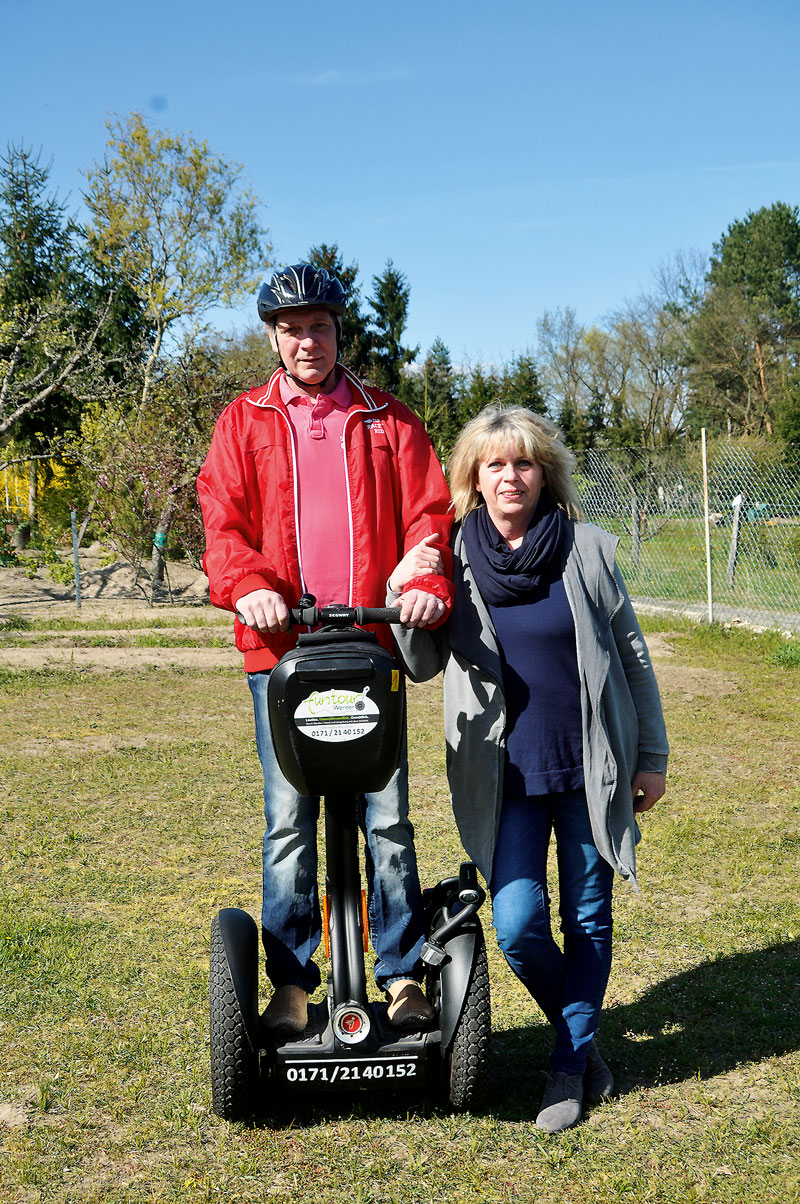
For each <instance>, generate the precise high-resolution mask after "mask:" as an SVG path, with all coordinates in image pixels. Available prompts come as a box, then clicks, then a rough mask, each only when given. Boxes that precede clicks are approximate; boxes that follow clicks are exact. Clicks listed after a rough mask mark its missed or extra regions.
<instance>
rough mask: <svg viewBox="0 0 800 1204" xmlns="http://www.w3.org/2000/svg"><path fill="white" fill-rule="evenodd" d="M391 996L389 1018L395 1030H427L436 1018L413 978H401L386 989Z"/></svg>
mask: <svg viewBox="0 0 800 1204" xmlns="http://www.w3.org/2000/svg"><path fill="white" fill-rule="evenodd" d="M386 994H387V995H388V996H389V1008H388V1011H387V1013H386V1014H387V1016H388V1018H389V1023H390V1024H391V1025H392V1027H393V1028H404V1029H417V1028H425V1027H426V1026H427V1025H428V1024H430V1022H431V1020H433V1017H434V1011H433V1008H432V1007H431V1005H430V1004H429V1003H428V1000H427V999H426V998H425V996H424V995H423V993H422V989H421V988H420V985H419V983H418V982H415V981H414V979H413V978H400V979H398V981H397V982H393V983H392V984H391V985H390V986H389V987H387V988H386Z"/></svg>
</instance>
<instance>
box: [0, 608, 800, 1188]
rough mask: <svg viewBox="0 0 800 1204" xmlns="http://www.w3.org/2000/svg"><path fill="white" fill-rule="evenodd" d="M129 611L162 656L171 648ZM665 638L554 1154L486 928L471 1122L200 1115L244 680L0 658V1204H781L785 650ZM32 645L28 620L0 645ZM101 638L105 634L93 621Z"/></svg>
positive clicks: (440, 784) (797, 1136)
mask: <svg viewBox="0 0 800 1204" xmlns="http://www.w3.org/2000/svg"><path fill="white" fill-rule="evenodd" d="M217 619H218V616H217V615H216V614H214V612H208V630H206V631H205V633H203V628H202V626H201V627H199V628H198V636H197V639H198V643H200V644H203V645H204V646H209V644H210V646H211V647H213V646H214V637H216V636H221V637H224V635H225V633H224V630H223V629H221V628H220V627H219V626H218V625H217ZM156 621H157V622H158V623H159V626H156V625H155V623H152V624H151V626H152V628H153V630H152V632H151V635H152V637H153V642H154V643H156V642H159V641H160V640H163V641H164V644H165V662H166V652H167V650H168V647H169V644H170V642H171V641H174V642H175V644H176V646H182V644H183V642H184V640H185V639H186V638H188V637H190V636H191V633H192V630H193V628H191V627H188V626H186V627H185V628H184V630H182V631H181V632H180V633H176V632H174V631H173V632H170V633H169V634H168V633H167V632H166V631H165V630H164V626H165V625H166V627H168V628H172V627H174V626H175V625H174V624H171V623H169V621H168V620H166V623H165V620H164V619H163V617H162V618H161V619H157V620H156ZM664 623H665V620H663V619H662V620H659V621H656V620H649V621H648V624H647V628H646V629H647V631H648V632H649V633H650V638H651V644H652V648H653V652H654V655H655V656H656V658H657V660H656V665H657V671H658V674H659V678H660V680H661V682H662V687H663V693H664V701H665V707H666V711H667V721H668V728H669V732H670V738H671V742H672V747H673V756H672V761H671V772H670V778H669V790H668V795H667V797H666V798H665V799H664V800H663V802H662V803H661V804H660V805H659V806H658V807H657V808H656V809H655V810H654V811H653V812H650V813H649V814H648V815H646V816H644V817H643V821H642V828H643V833H644V838H643V841H642V844H641V846H640V864H639V870H640V885H641V888H642V890H641V894H639V895H637V894H636V893H635V892H634V891H633V890H632V889H631V888H630V887H627V886H626V885H625V884H624V883H622V882H620V883H618V887H617V892H616V922H617V936H616V953H615V962H614V967H613V970H612V977H611V983H610V988H609V993H608V999H607V1009H606V1012H605V1015H604V1021H603V1029H602V1037H601V1046H602V1049H603V1052H604V1054H605V1056H606V1058H607V1060H608V1061H609V1062H610V1064H611V1065H612V1067H613V1068H614V1070H615V1072H616V1074H617V1079H618V1085H619V1092H618V1095H617V1096H616V1097H615V1098H614V1099H613V1100H611V1101H608V1102H607V1103H605V1104H603V1105H601V1106H599V1107H596V1108H594V1109H593V1110H592V1111H590V1112H589V1113H588V1115H587V1117H586V1119H585V1121H584V1123H583V1124H582V1125H581V1126H580V1127H579V1128H577V1129H575V1130H572V1131H571V1132H569V1133H566V1134H564V1135H562V1136H560V1137H556V1138H553V1137H548V1136H547V1135H545V1134H543V1133H540V1132H539V1131H537V1130H536V1128H535V1126H534V1123H533V1122H534V1119H535V1116H536V1112H537V1110H538V1104H539V1099H540V1096H541V1091H542V1086H543V1083H544V1076H545V1070H546V1065H547V1055H548V1051H549V1036H548V1030H547V1027H546V1025H545V1024H544V1023H543V1022H542V1018H541V1016H540V1015H539V1014H538V1012H537V1009H536V1007H535V1005H534V1004H533V1003H532V1001H530V999H529V998H528V997H527V995H526V994H525V992H524V991H523V990H522V988H521V987H520V986H519V985H518V984H517V982H516V980H515V979H514V978H513V976H512V975H511V974H510V972H509V971H507V970H506V968H505V966H504V964H503V962H502V959H501V958H500V956H499V954H498V951H497V949H496V946H495V944H494V940H493V935H492V934H491V933H489V934H488V935H489V942H488V943H489V954H490V969H491V978H492V1006H493V1030H494V1038H493V1055H492V1065H493V1086H492V1090H491V1093H490V1098H489V1102H488V1105H487V1106H486V1108H485V1110H483V1111H482V1112H481V1113H480V1114H468V1115H452V1114H450V1113H449V1112H448V1111H447V1110H446V1109H445V1108H443V1107H440V1106H439V1105H437V1104H435V1103H432V1102H430V1101H427V1100H424V1099H420V1100H417V1099H414V1098H412V1097H410V1096H402V1095H397V1096H396V1097H393V1096H389V1095H376V1096H369V1097H365V1098H362V1099H360V1100H350V1101H347V1100H345V1101H344V1102H341V1101H336V1100H329V1101H327V1106H325V1107H321V1106H317V1105H314V1104H305V1105H303V1106H302V1107H301V1108H300V1109H294V1110H288V1109H287V1110H286V1111H285V1112H283V1113H282V1114H281V1115H280V1116H279V1117H278V1119H277V1120H276V1119H275V1118H270V1119H269V1120H259V1121H256V1122H255V1123H253V1124H249V1125H229V1124H225V1123H223V1122H222V1121H220V1120H219V1119H218V1118H217V1117H216V1116H214V1114H213V1113H212V1112H211V1110H210V1083H209V1072H208V1034H207V990H208V981H207V979H208V941H209V926H210V922H211V918H212V916H213V915H214V913H215V911H216V910H217V909H218V908H219V907H220V906H223V905H225V906H227V905H233V906H241V907H244V908H246V909H248V910H250V911H251V912H253V913H254V914H255V913H256V912H257V908H258V905H259V890H260V872H259V850H260V840H261V824H262V820H261V808H260V798H259V796H260V771H259V765H258V759H257V756H256V751H255V742H254V738H253V735H252V719H251V712H250V700H249V691H248V690H247V687H246V683H245V681H244V679H243V677H242V675H241V673H239V672H236V671H233V670H213V671H202V670H200V669H194V668H192V669H186V668H183V669H182V668H180V667H170V665H169V664H168V663H165V664H164V666H163V667H160V668H150V669H138V670H134V669H130V668H128V669H126V668H120V669H119V670H111V671H108V670H106V671H104V672H96V671H91V670H80V669H76V668H75V666H74V665H73V666H70V665H69V664H68V663H64V665H63V667H61V668H57V669H52V668H50V669H43V670H39V671H37V670H13V671H12V670H2V668H0V705H1V706H2V730H3V737H4V738H3V742H2V751H0V761H2V767H1V769H0V780H1V781H2V782H3V794H2V799H1V800H0V811H1V812H2V831H3V839H2V845H1V846H0V863H1V868H2V875H1V876H0V1025H2V1031H1V1032H0V1042H1V1048H2V1055H0V1056H1V1058H2V1061H0V1153H1V1156H0V1199H2V1200H3V1201H4V1202H6V1201H7V1202H8V1204H28V1202H33V1201H42V1202H45V1201H47V1202H51V1201H52V1202H58V1204H62V1202H63V1204H68V1202H69V1204H72V1202H80V1204H101V1202H102V1204H117V1202H122V1201H125V1202H131V1204H144V1202H152V1201H157V1202H161V1201H165V1202H170V1201H188V1202H195V1201H197V1202H200V1201H221V1202H222V1204H249V1202H251V1201H252V1202H255V1201H264V1200H270V1201H275V1202H276V1204H282V1202H283V1201H289V1200H291V1201H298V1200H307V1201H310V1202H313V1204H329V1202H334V1201H335V1202H342V1204H344V1202H350V1201H356V1202H360V1204H394V1202H396V1204H433V1202H436V1204H439V1202H441V1204H460V1202H470V1204H473V1202H474V1204H495V1202H498V1204H499V1202H505V1201H522V1202H524V1204H534V1202H541V1204H550V1202H553V1204H555V1202H556V1201H558V1202H559V1204H561V1202H565V1204H584V1202H586V1204H589V1202H591V1204H606V1202H610V1201H626V1202H630V1204H633V1202H635V1204H646V1202H667V1201H669V1202H672V1201H675V1202H680V1204H684V1202H697V1204H699V1202H704V1204H705V1202H708V1204H726V1202H729V1201H730V1202H733V1201H747V1202H748V1204H750V1202H751V1201H758V1202H759V1204H768V1202H775V1204H788V1202H790V1201H795V1200H800V1169H799V1168H798V1149H800V1108H799V1107H798V1104H799V1103H800V1052H799V1051H800V1008H799V1007H798V991H799V990H800V900H799V899H798V867H799V865H800V856H799V854H800V823H799V822H798V818H799V816H800V787H799V786H798V777H799V776H800V731H799V730H798V719H797V715H798V712H799V711H800V655H798V647H799V646H798V645H797V644H796V643H795V644H786V643H784V642H782V641H781V640H780V639H779V637H777V636H769V635H761V636H756V635H749V634H745V633H743V632H726V631H724V630H720V629H716V628H713V629H694V628H691V627H689V626H688V625H683V624H681V623H678V622H677V621H676V622H675V623H673V621H672V620H669V624H670V627H669V630H665V627H664ZM68 626H69V630H70V631H74V630H77V629H79V628H80V626H81V625H80V624H79V623H74V624H71V625H68ZM135 626H136V630H137V633H139V634H137V636H136V640H139V639H140V638H141V631H142V629H143V628H144V627H145V626H146V624H145V623H143V622H137V623H136V625H135ZM46 631H47V623H46V621H42V620H38V621H37V623H36V626H35V628H33V629H20V630H19V631H18V632H14V631H13V630H8V629H7V630H6V632H5V634H4V643H6V644H8V643H9V642H11V643H12V644H13V642H14V640H15V639H18V640H19V641H20V643H21V644H22V645H24V646H31V645H32V644H34V643H36V642H37V641H38V640H39V639H41V638H42V636H43V633H46ZM64 631H65V629H64V625H62V626H61V627H60V628H54V629H53V637H54V638H55V637H59V638H63V636H64ZM103 631H104V628H103V627H102V625H99V626H98V625H87V626H84V629H83V636H82V637H81V638H83V640H84V643H87V644H89V643H90V644H92V645H93V644H94V643H95V642H96V641H98V640H102V639H103ZM75 638H76V640H78V638H79V637H78V636H76V637H75ZM107 638H108V641H109V643H112V642H116V643H117V644H118V643H119V640H120V635H119V630H118V625H117V626H116V627H114V628H113V630H112V628H109V629H108V637H107ZM26 641H27V643H26ZM409 698H410V758H411V764H412V796H413V798H414V799H415V805H414V818H415V823H416V827H417V839H418V851H419V860H420V866H421V872H422V877H423V879H424V880H425V881H433V880H435V879H436V878H438V877H440V876H442V875H443V874H447V873H450V872H453V870H454V868H455V867H456V866H457V865H458V862H459V860H460V857H461V853H460V846H459V844H458V840H457V837H456V834H455V830H454V827H453V823H452V820H451V817H450V812H449V807H448V800H447V792H446V788H445V781H444V756H443V748H442V737H441V723H440V686H439V683H438V682H436V683H431V684H429V685H426V686H424V687H411V688H410V691H409ZM554 902H555V901H554ZM489 919H490V916H489V910H488V907H487V908H486V910H485V923H486V924H487V925H488V923H489Z"/></svg>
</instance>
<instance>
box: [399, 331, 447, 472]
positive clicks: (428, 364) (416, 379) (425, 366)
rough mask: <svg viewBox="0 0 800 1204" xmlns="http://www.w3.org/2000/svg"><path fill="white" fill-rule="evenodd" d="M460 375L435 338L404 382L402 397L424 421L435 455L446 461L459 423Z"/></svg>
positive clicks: (442, 346)
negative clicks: (417, 365) (422, 358)
mask: <svg viewBox="0 0 800 1204" xmlns="http://www.w3.org/2000/svg"><path fill="white" fill-rule="evenodd" d="M459 383H460V382H459V377H458V374H457V373H456V371H455V369H454V368H453V363H452V360H451V359H450V352H449V350H448V348H447V347H446V346H445V344H444V343H443V342H442V340H441V339H439V338H437V339H434V341H433V343H432V344H431V346H430V350H429V351H428V354H427V355H426V356H425V359H424V361H423V363H422V365H421V368H420V370H419V371H415V372H414V373H413V375H409V376H408V377H407V378H406V381H405V388H404V394H403V400H404V401H405V402H406V403H407V404H408V405H409V406H410V407H411V409H412V410H414V412H415V413H416V414H417V415H418V416H419V417H420V418H421V419H422V421H423V422H424V423H425V429H426V430H427V432H428V435H429V436H430V439H431V442H432V443H433V446H434V447H435V448H436V454H437V455H438V456H439V458H440V459H441V460H445V459H446V458H447V456H448V455H449V453H450V449H451V448H452V446H453V442H454V440H455V437H456V435H457V434H458V426H459V409H458V397H459Z"/></svg>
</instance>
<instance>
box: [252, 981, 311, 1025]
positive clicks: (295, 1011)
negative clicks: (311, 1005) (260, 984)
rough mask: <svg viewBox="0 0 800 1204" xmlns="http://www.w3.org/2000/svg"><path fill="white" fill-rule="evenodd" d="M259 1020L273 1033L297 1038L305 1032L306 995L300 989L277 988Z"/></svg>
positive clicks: (292, 987) (306, 1021) (291, 987)
mask: <svg viewBox="0 0 800 1204" xmlns="http://www.w3.org/2000/svg"><path fill="white" fill-rule="evenodd" d="M261 1019H262V1021H263V1022H264V1024H265V1025H266V1027H267V1028H268V1029H271V1030H272V1032H274V1033H286V1034H288V1035H291V1036H297V1035H298V1034H299V1033H302V1032H305V1028H306V1025H307V1024H308V995H307V994H306V992H305V991H304V990H303V988H302V987H295V986H288V987H278V989H277V991H276V992H275V994H274V995H273V996H272V998H271V999H270V1001H269V1003H268V1004H267V1007H266V1010H265V1012H264V1015H263V1016H262V1017H261Z"/></svg>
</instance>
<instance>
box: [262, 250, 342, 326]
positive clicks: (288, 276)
mask: <svg viewBox="0 0 800 1204" xmlns="http://www.w3.org/2000/svg"><path fill="white" fill-rule="evenodd" d="M312 306H315V307H318V308H320V309H329V310H331V311H332V312H333V313H335V314H337V315H341V314H343V313H344V311H345V307H346V298H345V292H344V289H343V288H342V286H341V284H340V283H339V281H338V280H337V279H336V277H335V276H331V275H329V273H328V272H327V271H326V270H325V268H315V267H313V265H312V264H310V263H295V264H293V265H292V267H288V268H279V270H278V271H277V272H276V273H275V275H274V276H273V277H272V279H271V280H270V282H269V283H268V284H262V285H261V288H260V289H259V292H258V316H259V318H260V319H261V321H262V322H269V321H270V320H271V319H272V318H274V317H275V315H276V314H277V313H279V312H280V310H282V309H307V308H311V307H312ZM337 326H338V323H337Z"/></svg>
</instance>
